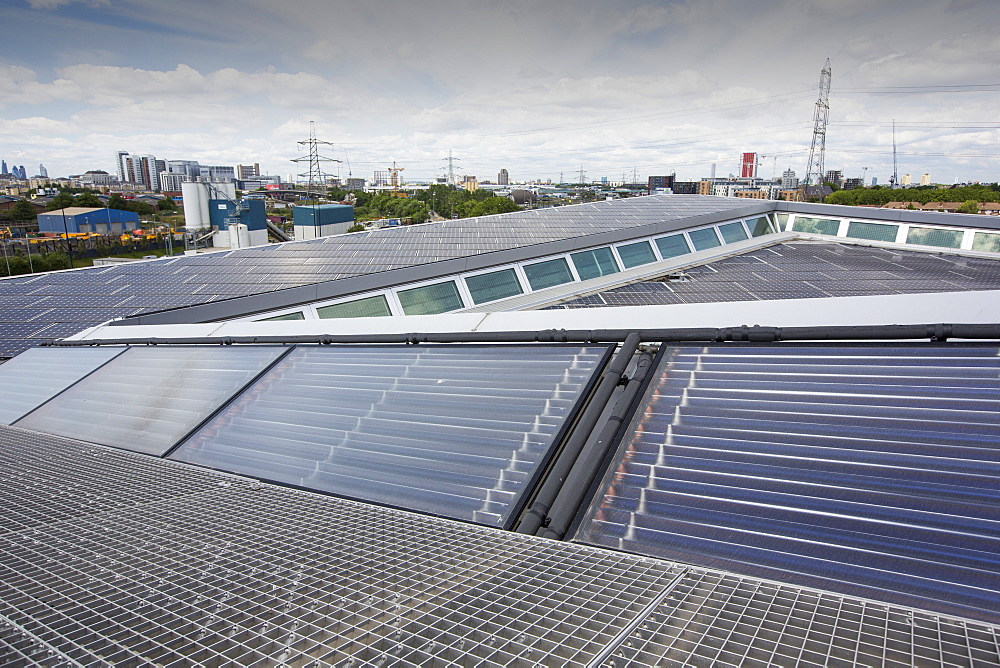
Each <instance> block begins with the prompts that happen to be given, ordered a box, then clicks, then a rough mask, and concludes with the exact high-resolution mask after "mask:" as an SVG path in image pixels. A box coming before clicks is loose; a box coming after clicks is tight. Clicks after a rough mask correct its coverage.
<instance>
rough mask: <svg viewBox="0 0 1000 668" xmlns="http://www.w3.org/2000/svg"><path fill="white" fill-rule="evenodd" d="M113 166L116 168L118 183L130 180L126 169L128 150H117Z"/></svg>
mask: <svg viewBox="0 0 1000 668" xmlns="http://www.w3.org/2000/svg"><path fill="white" fill-rule="evenodd" d="M115 166H116V169H117V170H118V182H119V183H128V182H129V181H131V179H129V170H128V151H118V153H116V154H115Z"/></svg>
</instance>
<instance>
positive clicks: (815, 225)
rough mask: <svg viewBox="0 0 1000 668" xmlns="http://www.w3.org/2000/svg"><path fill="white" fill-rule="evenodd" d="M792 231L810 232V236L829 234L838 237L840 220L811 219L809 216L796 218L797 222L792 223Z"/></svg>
mask: <svg viewBox="0 0 1000 668" xmlns="http://www.w3.org/2000/svg"><path fill="white" fill-rule="evenodd" d="M792 229H793V230H795V231H796V232H808V233H809V234H829V235H831V236H837V231H838V230H840V221H839V220H830V219H829V218H810V217H808V216H795V222H794V223H792Z"/></svg>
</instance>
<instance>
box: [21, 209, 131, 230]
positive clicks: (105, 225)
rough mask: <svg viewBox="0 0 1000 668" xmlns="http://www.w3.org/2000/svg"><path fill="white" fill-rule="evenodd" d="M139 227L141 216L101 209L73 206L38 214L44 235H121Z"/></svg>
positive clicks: (128, 212) (39, 225)
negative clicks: (90, 233) (87, 233)
mask: <svg viewBox="0 0 1000 668" xmlns="http://www.w3.org/2000/svg"><path fill="white" fill-rule="evenodd" d="M138 227H139V214H137V213H134V212H132V211H120V210H118V209H108V208H103V209H102V208H100V207H82V206H71V207H67V208H65V209H57V210H56V211H47V212H46V213H40V214H38V231H39V232H41V233H43V234H66V233H67V232H68V233H69V234H78V233H81V232H83V233H86V232H92V233H97V234H121V233H122V232H126V231H128V230H134V229H137V228H138Z"/></svg>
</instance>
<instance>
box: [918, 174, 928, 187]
mask: <svg viewBox="0 0 1000 668" xmlns="http://www.w3.org/2000/svg"><path fill="white" fill-rule="evenodd" d="M930 184H931V175H930V174H922V175H921V176H920V185H922V186H929V185H930Z"/></svg>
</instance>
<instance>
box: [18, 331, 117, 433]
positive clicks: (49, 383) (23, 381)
mask: <svg viewBox="0 0 1000 668" xmlns="http://www.w3.org/2000/svg"><path fill="white" fill-rule="evenodd" d="M122 350H123V349H122V348H113V347H105V348H81V349H78V350H71V349H69V348H33V349H31V350H27V351H25V352H24V353H22V354H21V355H18V356H17V357H15V358H14V359H12V360H10V361H9V362H7V363H5V364H0V423H2V424H10V423H11V422H13V421H14V420H17V419H18V418H19V417H21V416H22V415H24V414H25V413H27V412H28V411H30V410H32V409H34V408H35V407H37V406H39V405H40V404H42V403H43V402H45V401H48V400H49V399H51V398H52V397H54V396H55V395H56V394H58V393H59V392H62V391H63V390H65V389H66V388H67V387H69V386H70V385H72V384H73V383H75V382H77V381H78V380H80V379H81V378H83V377H84V376H85V375H87V374H88V373H90V372H91V371H93V370H94V369H96V368H97V367H99V366H100V365H102V364H104V363H105V362H107V361H108V360H110V359H112V358H113V357H115V356H116V355H118V354H119V353H121V352H122Z"/></svg>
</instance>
